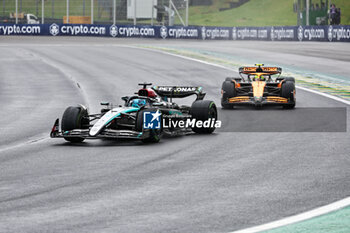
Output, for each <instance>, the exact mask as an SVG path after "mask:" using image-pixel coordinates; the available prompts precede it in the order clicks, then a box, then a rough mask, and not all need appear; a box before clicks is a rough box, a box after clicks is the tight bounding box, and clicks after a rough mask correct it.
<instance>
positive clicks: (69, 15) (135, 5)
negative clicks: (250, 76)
mask: <svg viewBox="0 0 350 233" xmlns="http://www.w3.org/2000/svg"><path fill="white" fill-rule="evenodd" d="M189 1H190V0H0V20H1V22H0V23H18V24H27V23H29V24H33V23H73V24H74V23H77V24H134V25H136V24H141V25H142V24H148V25H149V24H152V25H170V26H171V25H184V26H186V25H188V4H189Z"/></svg>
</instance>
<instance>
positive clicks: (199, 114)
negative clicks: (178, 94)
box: [190, 100, 218, 134]
mask: <svg viewBox="0 0 350 233" xmlns="http://www.w3.org/2000/svg"><path fill="white" fill-rule="evenodd" d="M190 113H191V115H192V119H196V120H201V121H206V120H209V119H213V120H212V121H215V122H216V120H217V119H218V111H217V108H216V105H215V103H214V102H213V101H210V100H197V101H195V102H193V104H192V106H191V111H190ZM215 122H214V123H215ZM214 130H215V126H214V127H208V128H204V127H202V128H198V127H193V128H192V131H193V132H195V133H198V134H211V133H213V132H214Z"/></svg>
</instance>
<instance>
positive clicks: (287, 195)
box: [0, 37, 350, 233]
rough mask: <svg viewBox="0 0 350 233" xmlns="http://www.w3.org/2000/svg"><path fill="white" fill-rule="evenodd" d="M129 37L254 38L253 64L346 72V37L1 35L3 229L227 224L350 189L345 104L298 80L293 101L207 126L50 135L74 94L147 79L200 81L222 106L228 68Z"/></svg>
mask: <svg viewBox="0 0 350 233" xmlns="http://www.w3.org/2000/svg"><path fill="white" fill-rule="evenodd" d="M134 44H154V45H157V44H166V45H172V46H184V47H193V48H201V47H202V48H210V49H211V50H213V51H218V52H220V51H225V52H227V53H232V54H236V55H238V54H239V53H241V52H242V51H243V50H246V53H245V56H248V57H252V58H254V57H257V58H259V61H258V62H261V61H262V60H263V59H264V58H265V56H266V58H269V59H270V60H271V59H276V60H280V59H283V58H284V57H286V59H287V58H288V61H287V62H288V63H293V65H294V66H295V67H298V66H300V67H305V66H307V67H308V68H309V69H315V70H318V71H320V70H321V71H322V70H327V69H328V68H327V67H337V69H336V72H337V73H338V74H343V75H347V74H349V73H350V58H349V56H348V51H349V48H350V45H349V44H346V43H311V42H310V43H303V44H301V43H297V42H295V43H294V42H293V43H289V42H283V43H273V42H260V43H259V42H232V41H231V42H229V41H228V42H210V41H208V42H207V41H185V40H184V41H181V40H180V41H175V40H169V41H162V40H138V39H134V40H124V39H108V38H78V37H76V38H64V37H57V38H52V37H1V38H0V71H1V73H0V106H1V107H0V109H1V111H0V232H159V233H162V232H203V233H204V232H229V231H233V230H238V229H242V228H246V227H251V226H255V225H258V224H263V223H266V222H270V221H274V220H277V219H280V218H283V217H287V216H291V215H294V214H297V213H301V212H304V211H307V210H310V209H313V208H316V207H319V206H322V205H326V204H329V203H331V202H334V201H337V200H340V199H342V198H345V197H348V196H349V195H350V179H349V177H350V169H349V167H350V157H349V154H350V148H349V142H350V134H349V127H347V126H346V123H347V125H348V126H349V106H347V105H346V104H343V103H341V102H338V101H336V100H333V99H330V98H326V97H324V96H320V95H317V94H313V93H310V92H307V91H303V90H297V101H298V102H297V107H296V109H295V110H286V111H282V110H280V109H278V108H272V109H271V108H269V109H265V110H264V109H261V110H256V109H242V110H240V109H238V110H232V111H230V110H229V111H228V110H226V111H224V110H221V108H220V107H219V114H220V119H221V120H222V121H223V128H222V129H220V130H218V131H217V132H216V133H215V134H213V135H189V136H184V137H176V138H164V139H162V140H161V141H160V143H158V144H155V145H144V144H142V143H141V142H138V141H136V142H135V141H133V142H125V141H123V142H115V141H100V140H93V141H85V142H84V143H81V144H76V145H72V144H70V143H66V142H65V141H63V140H60V139H50V138H49V131H50V129H51V127H52V125H53V123H54V120H55V119H56V118H57V117H59V118H61V116H62V113H63V111H64V110H65V108H66V107H67V106H70V105H75V104H78V103H83V104H86V105H88V106H89V109H90V112H91V113H93V112H97V111H99V110H100V106H99V102H100V101H103V100H108V101H111V102H113V103H115V104H118V103H122V102H121V100H120V97H121V96H123V95H128V94H132V93H133V92H134V91H135V90H137V88H138V87H137V83H139V82H144V81H148V82H153V83H154V84H159V85H161V84H163V85H181V84H182V85H201V86H203V87H204V90H205V91H206V92H207V97H206V98H207V99H211V100H214V101H215V102H216V103H217V105H218V106H219V104H220V88H221V83H222V81H223V80H224V79H225V77H226V76H232V73H231V72H230V71H228V70H225V69H222V68H219V67H215V66H210V65H207V64H203V63H199V62H195V61H191V60H185V59H182V58H180V57H176V56H171V55H167V54H163V53H160V52H157V51H150V50H144V49H139V48H132V47H129V46H130V45H134ZM292 48H295V49H292ZM268 50H273V51H274V54H273V56H272V55H271V54H270V53H268V52H267V51H268ZM322 64H324V65H322ZM339 64H341V65H339ZM303 109H309V110H310V109H316V110H315V111H309V110H308V111H306V112H305V111H304V110H303ZM318 111H323V113H324V114H322V115H320V114H319V112H318ZM334 112H336V114H335V115H334V114H332V113H334ZM303 114H304V115H303ZM305 114H306V115H305ZM333 117H335V118H333ZM273 119H276V120H273ZM290 122H293V124H290ZM344 122H345V123H344ZM312 123H313V124H312ZM284 124H287V125H288V124H289V126H288V127H286V128H285V129H281V128H280V127H283V125H284ZM276 125H277V126H278V127H276ZM299 125H302V126H301V127H299ZM339 125H340V126H339ZM293 126H294V127H296V128H297V130H295V128H294V127H293ZM271 127H272V128H271ZM346 127H347V128H346ZM269 129H270V130H269ZM322 129H324V130H322ZM264 131H269V132H264Z"/></svg>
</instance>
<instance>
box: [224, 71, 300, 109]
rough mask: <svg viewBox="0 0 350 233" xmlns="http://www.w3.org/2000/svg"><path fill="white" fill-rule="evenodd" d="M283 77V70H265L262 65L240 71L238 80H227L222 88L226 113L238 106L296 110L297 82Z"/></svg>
mask: <svg viewBox="0 0 350 233" xmlns="http://www.w3.org/2000/svg"><path fill="white" fill-rule="evenodd" d="M281 73H282V69H281V68H280V67H264V65H263V64H256V65H255V67H241V68H239V75H240V77H239V78H226V80H225V81H224V82H223V84H222V89H221V95H222V97H221V106H222V107H223V108H226V109H229V108H233V107H234V106H238V105H254V106H256V107H261V106H263V105H280V106H283V108H289V109H290V108H294V107H295V103H296V97H295V94H296V92H295V79H294V78H292V77H281ZM277 75H278V76H277ZM273 76H277V77H276V78H273Z"/></svg>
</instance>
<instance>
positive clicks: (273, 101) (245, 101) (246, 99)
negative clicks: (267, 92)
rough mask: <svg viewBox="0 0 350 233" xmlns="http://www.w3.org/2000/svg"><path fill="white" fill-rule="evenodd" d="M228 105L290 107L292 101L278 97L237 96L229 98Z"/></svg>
mask: <svg viewBox="0 0 350 233" xmlns="http://www.w3.org/2000/svg"><path fill="white" fill-rule="evenodd" d="M226 104H232V105H255V106H261V105H288V104H290V101H289V100H288V99H286V98H283V97H278V96H267V97H260V98H256V97H250V96H237V97H232V98H229V99H228V100H227V101H226Z"/></svg>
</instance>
